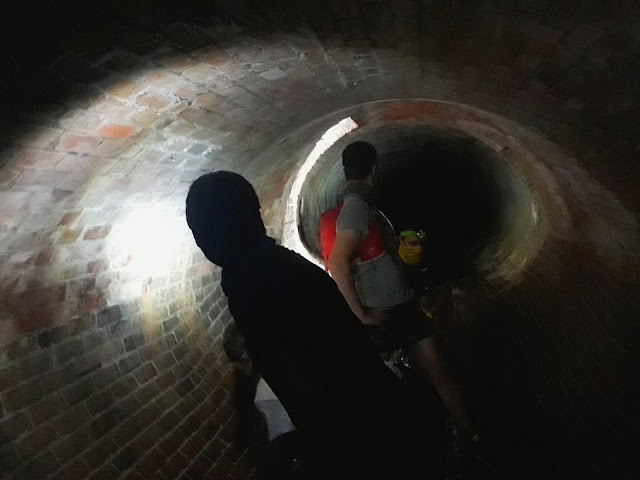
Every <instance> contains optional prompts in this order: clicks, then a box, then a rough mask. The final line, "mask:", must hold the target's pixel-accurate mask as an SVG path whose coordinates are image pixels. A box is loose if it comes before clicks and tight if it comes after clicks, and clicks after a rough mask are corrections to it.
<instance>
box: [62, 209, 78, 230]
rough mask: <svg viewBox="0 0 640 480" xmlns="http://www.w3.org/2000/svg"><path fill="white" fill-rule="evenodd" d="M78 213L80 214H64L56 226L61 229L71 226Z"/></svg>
mask: <svg viewBox="0 0 640 480" xmlns="http://www.w3.org/2000/svg"><path fill="white" fill-rule="evenodd" d="M80 213H81V212H70V213H65V214H64V216H63V217H62V218H61V219H60V222H59V223H58V225H59V226H61V227H62V226H66V225H71V224H72V223H73V222H75V221H76V219H77V218H78V217H79V216H80Z"/></svg>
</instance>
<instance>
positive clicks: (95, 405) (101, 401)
mask: <svg viewBox="0 0 640 480" xmlns="http://www.w3.org/2000/svg"><path fill="white" fill-rule="evenodd" d="M115 403H116V398H115V397H114V396H113V394H112V393H111V392H109V391H108V390H105V391H102V392H99V393H96V394H95V395H92V396H91V397H89V398H88V399H87V400H86V401H85V402H84V406H85V407H86V408H87V410H88V411H89V413H90V414H91V415H98V414H99V413H102V412H104V411H105V410H107V409H108V408H110V407H112V406H113V405H114V404H115Z"/></svg>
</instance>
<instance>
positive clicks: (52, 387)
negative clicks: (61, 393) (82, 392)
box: [39, 365, 76, 394]
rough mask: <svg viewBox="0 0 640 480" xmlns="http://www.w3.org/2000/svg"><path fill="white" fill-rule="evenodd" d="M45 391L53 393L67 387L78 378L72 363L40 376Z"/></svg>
mask: <svg viewBox="0 0 640 480" xmlns="http://www.w3.org/2000/svg"><path fill="white" fill-rule="evenodd" d="M39 380H40V384H41V385H42V390H43V392H44V393H45V394H46V393H51V392H55V391H56V390H58V389H60V388H62V387H65V386H67V385H69V384H71V383H73V382H75V380H76V375H75V373H74V371H73V366H72V365H67V366H65V367H62V368H61V369H59V370H53V371H51V372H48V373H45V374H44V375H41V376H40V377H39Z"/></svg>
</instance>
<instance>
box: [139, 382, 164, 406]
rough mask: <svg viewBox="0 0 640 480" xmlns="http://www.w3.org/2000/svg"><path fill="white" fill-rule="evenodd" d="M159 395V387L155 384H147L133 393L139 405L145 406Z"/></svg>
mask: <svg viewBox="0 0 640 480" xmlns="http://www.w3.org/2000/svg"><path fill="white" fill-rule="evenodd" d="M160 393H161V390H160V387H158V385H157V384H156V383H155V382H151V383H147V384H146V385H145V386H144V387H142V388H140V389H139V390H138V391H137V392H136V393H135V398H136V400H137V401H138V402H139V403H140V405H146V404H147V403H149V402H150V401H151V400H153V399H154V398H155V397H157V396H158V395H159V394H160Z"/></svg>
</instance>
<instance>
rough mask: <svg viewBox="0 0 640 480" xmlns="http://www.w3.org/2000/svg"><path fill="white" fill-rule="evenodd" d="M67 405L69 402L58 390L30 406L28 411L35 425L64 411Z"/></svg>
mask: <svg viewBox="0 0 640 480" xmlns="http://www.w3.org/2000/svg"><path fill="white" fill-rule="evenodd" d="M66 407H67V402H66V401H65V400H64V398H63V397H62V395H61V394H60V393H58V392H56V393H53V394H51V395H47V396H46V397H44V398H43V399H42V400H40V401H39V402H36V403H34V404H33V405H31V406H29V407H28V408H27V412H28V413H29V418H31V422H32V423H33V425H40V424H41V423H43V422H46V421H47V420H50V419H51V418H53V417H55V416H56V415H58V414H59V413H61V412H63V411H64V410H65V409H66Z"/></svg>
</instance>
